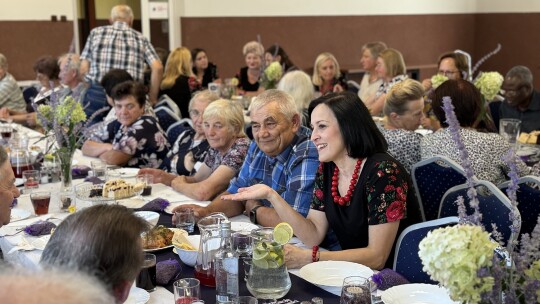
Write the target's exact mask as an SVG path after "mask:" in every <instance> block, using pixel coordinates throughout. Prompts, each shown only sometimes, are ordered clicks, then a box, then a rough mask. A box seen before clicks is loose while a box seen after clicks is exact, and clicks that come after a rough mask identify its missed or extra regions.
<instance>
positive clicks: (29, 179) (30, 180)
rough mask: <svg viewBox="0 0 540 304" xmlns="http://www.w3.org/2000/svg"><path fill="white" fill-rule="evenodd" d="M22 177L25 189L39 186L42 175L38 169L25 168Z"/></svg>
mask: <svg viewBox="0 0 540 304" xmlns="http://www.w3.org/2000/svg"><path fill="white" fill-rule="evenodd" d="M22 177H23V182H24V189H25V190H28V189H37V188H39V180H40V179H41V176H40V174H39V171H38V170H25V171H23V172H22Z"/></svg>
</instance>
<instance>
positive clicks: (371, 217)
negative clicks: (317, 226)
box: [311, 153, 421, 268]
mask: <svg viewBox="0 0 540 304" xmlns="http://www.w3.org/2000/svg"><path fill="white" fill-rule="evenodd" d="M334 168H335V164H334V163H321V165H320V167H319V170H318V172H317V177H316V179H315V189H314V196H313V201H312V203H311V208H312V209H315V210H320V211H324V212H325V214H326V218H327V220H328V223H329V226H330V228H331V229H332V230H333V231H334V232H335V234H336V236H337V239H338V241H339V244H340V245H341V248H342V249H343V250H346V249H354V248H364V247H367V246H368V244H369V234H368V228H369V225H377V224H384V223H389V222H394V221H397V220H399V221H400V224H399V230H398V233H397V235H396V239H395V240H394V245H393V247H392V251H391V252H390V256H389V257H388V259H387V260H386V265H385V267H387V268H392V264H393V262H394V247H395V243H396V241H397V238H398V237H399V234H400V233H401V231H403V229H405V228H406V227H407V226H409V225H411V224H414V223H418V222H420V221H421V213H420V206H419V204H418V201H417V200H416V195H415V193H414V189H413V187H412V182H411V180H410V177H409V174H408V173H407V171H406V170H405V169H404V168H403V166H401V164H399V163H398V162H397V161H396V160H395V159H394V158H393V157H391V156H390V155H388V154H386V153H379V154H375V155H374V156H372V157H369V158H368V159H367V160H366V164H365V165H364V168H363V169H362V172H361V173H360V177H359V179H358V183H357V185H356V189H355V191H354V193H353V197H352V198H351V202H350V204H349V206H340V205H338V204H336V203H334V201H333V197H332V193H331V190H330V189H331V187H332V176H333V174H334Z"/></svg>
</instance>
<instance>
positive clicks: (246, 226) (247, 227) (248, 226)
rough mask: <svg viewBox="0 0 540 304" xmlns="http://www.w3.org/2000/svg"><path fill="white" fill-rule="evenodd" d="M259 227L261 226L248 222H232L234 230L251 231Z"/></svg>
mask: <svg viewBox="0 0 540 304" xmlns="http://www.w3.org/2000/svg"><path fill="white" fill-rule="evenodd" d="M258 228H259V226H257V225H255V224H252V223H248V222H231V230H232V231H251V230H253V229H258Z"/></svg>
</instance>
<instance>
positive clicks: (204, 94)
mask: <svg viewBox="0 0 540 304" xmlns="http://www.w3.org/2000/svg"><path fill="white" fill-rule="evenodd" d="M218 99H219V96H218V95H217V94H216V93H214V92H211V91H210V90H203V91H198V92H197V93H195V94H193V97H191V99H190V100H189V106H188V110H189V111H191V108H192V107H193V104H194V103H195V101H196V100H201V101H206V102H208V103H209V104H210V103H212V102H214V101H216V100H218ZM201 114H202V113H201Z"/></svg>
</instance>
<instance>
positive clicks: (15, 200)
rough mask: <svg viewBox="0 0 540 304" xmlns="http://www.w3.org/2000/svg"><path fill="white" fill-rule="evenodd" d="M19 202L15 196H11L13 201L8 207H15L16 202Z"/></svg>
mask: <svg viewBox="0 0 540 304" xmlns="http://www.w3.org/2000/svg"><path fill="white" fill-rule="evenodd" d="M18 203H19V201H18V200H17V198H13V201H12V202H11V206H9V207H10V208H12V209H13V208H15V206H17V204H18Z"/></svg>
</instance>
